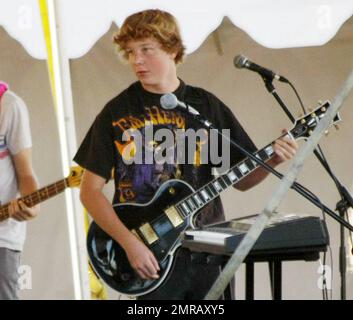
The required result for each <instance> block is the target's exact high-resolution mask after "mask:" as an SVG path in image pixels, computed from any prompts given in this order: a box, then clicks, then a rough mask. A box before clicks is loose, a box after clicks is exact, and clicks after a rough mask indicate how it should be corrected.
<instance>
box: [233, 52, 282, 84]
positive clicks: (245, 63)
mask: <svg viewBox="0 0 353 320" xmlns="http://www.w3.org/2000/svg"><path fill="white" fill-rule="evenodd" d="M234 66H235V67H236V68H238V69H242V68H246V69H249V70H251V71H255V72H257V73H259V74H260V75H261V76H262V77H264V78H266V79H268V80H273V79H276V80H279V81H282V82H287V83H288V80H287V79H286V78H285V77H282V76H281V75H279V74H277V73H275V72H273V71H271V70H269V69H266V68H264V67H261V66H259V65H258V64H256V63H254V62H252V61H250V60H249V59H248V58H247V57H244V56H243V55H241V54H240V55H238V56H236V57H234Z"/></svg>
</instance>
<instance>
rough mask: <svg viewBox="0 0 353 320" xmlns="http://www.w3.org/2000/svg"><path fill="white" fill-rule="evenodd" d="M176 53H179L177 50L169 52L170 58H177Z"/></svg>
mask: <svg viewBox="0 0 353 320" xmlns="http://www.w3.org/2000/svg"><path fill="white" fill-rule="evenodd" d="M176 55H177V53H176V52H170V53H169V56H170V58H171V59H173V60H175V57H176Z"/></svg>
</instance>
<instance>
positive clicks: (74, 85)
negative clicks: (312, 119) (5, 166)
mask: <svg viewBox="0 0 353 320" xmlns="http://www.w3.org/2000/svg"><path fill="white" fill-rule="evenodd" d="M39 3H40V0H0V6H1V7H0V8H1V10H0V26H3V27H4V29H5V30H6V31H7V33H8V34H9V35H10V36H11V37H13V38H14V39H16V40H17V41H18V42H19V43H20V44H21V45H22V46H23V47H24V49H25V50H26V51H27V53H28V54H30V55H31V56H32V57H34V58H36V59H40V60H44V59H46V58H47V49H46V45H45V38H44V33H43V26H42V22H41V15H40V8H39ZM47 3H51V4H52V7H55V8H54V9H55V10H53V11H52V13H53V12H54V14H53V15H52V16H51V18H53V16H54V18H56V21H55V22H53V21H51V22H52V23H53V25H54V26H55V27H56V29H55V28H52V29H51V32H52V39H51V40H52V45H54V46H56V48H55V49H54V50H53V52H54V56H55V57H54V60H55V61H54V65H55V66H54V67H55V76H56V77H57V79H56V81H55V86H56V93H57V99H58V100H57V101H56V103H57V107H58V108H57V110H58V112H57V114H56V116H57V118H60V119H61V120H60V124H59V125H58V127H59V128H60V129H59V130H58V132H59V131H60V135H61V134H62V133H63V132H64V133H65V135H66V136H65V135H64V137H60V138H59V139H57V140H60V142H61V144H62V143H63V142H65V140H67V141H66V146H62V147H61V150H60V152H59V151H58V149H59V148H58V146H57V145H56V144H55V143H54V144H53V149H55V151H57V153H59V154H61V155H63V154H64V153H65V156H62V158H63V159H64V160H63V161H62V163H61V164H62V167H63V168H66V169H67V167H68V164H69V162H70V161H71V159H72V158H73V153H74V152H75V150H76V148H77V147H76V146H77V143H76V139H77V137H82V135H83V132H86V131H87V128H86V127H85V125H84V124H88V123H91V121H92V119H91V118H89V117H88V115H90V114H91V113H92V117H93V114H96V113H97V112H98V111H97V110H96V109H95V108H98V107H101V106H102V105H103V103H105V101H106V99H107V97H111V96H112V94H114V93H115V91H116V90H117V86H118V85H119V86H118V87H119V88H123V86H125V84H126V82H127V81H128V80H130V78H129V73H128V72H126V71H125V70H124V69H123V68H121V70H119V72H116V71H115V70H116V69H115V68H118V67H117V66H116V65H115V58H116V57H115V56H114V57H112V56H110V55H108V54H107V52H109V53H110V52H111V51H113V49H112V48H111V47H109V46H108V45H107V43H108V42H109V39H108V37H111V35H108V34H106V33H107V31H108V30H109V29H116V26H113V27H112V23H113V22H114V23H115V24H116V25H117V26H120V25H121V24H122V22H123V21H124V19H125V18H126V17H127V16H128V15H130V14H131V13H133V12H137V11H140V10H143V9H146V8H160V9H163V10H166V11H169V12H171V13H172V14H173V15H175V16H176V17H177V19H178V21H179V23H180V27H181V32H182V36H183V40H184V42H185V44H186V47H187V52H188V53H191V52H194V51H196V49H198V48H199V47H201V45H207V47H204V48H203V49H204V50H203V52H202V53H201V55H200V56H198V58H197V59H196V58H194V59H193V55H190V57H189V59H188V64H187V67H185V69H183V66H181V67H180V69H181V72H182V75H183V76H184V75H185V77H186V76H187V78H188V79H189V80H194V79H196V78H197V81H196V80H195V82H196V83H200V84H201V85H203V86H205V87H206V85H207V86H208V87H210V88H211V89H212V91H213V90H214V91H215V92H220V93H221V94H222V95H226V94H230V93H233V90H234V89H233V88H232V87H230V84H232V85H233V84H234V83H237V84H239V85H240V88H238V92H243V94H244V95H243V96H242V97H241V98H242V99H240V98H239V99H240V101H242V102H243V101H247V100H246V98H247V99H249V96H250V100H251V99H252V101H249V102H247V103H248V104H249V105H250V104H254V105H256V104H258V103H259V101H265V98H266V97H261V96H258V95H257V94H258V91H256V88H255V89H254V88H253V87H252V89H253V90H254V92H255V91H256V92H257V94H256V95H254V94H253V93H251V94H250V93H249V91H248V89H249V88H250V85H249V82H246V81H245V80H246V77H247V75H244V73H242V74H241V76H243V75H244V78H241V81H240V75H239V77H238V75H233V74H232V73H231V72H230V70H229V68H228V63H229V61H232V59H231V58H232V57H231V56H232V55H233V54H234V52H235V50H238V48H245V49H247V50H248V51H249V52H251V56H252V57H253V58H254V59H255V60H256V61H257V58H259V57H262V58H263V59H264V60H267V61H266V63H268V62H270V61H271V59H274V57H276V64H277V67H281V69H282V70H287V71H286V72H291V74H292V77H293V78H294V79H295V76H296V77H297V80H298V82H299V83H303V88H304V87H305V88H308V89H307V92H310V94H309V93H307V94H308V96H307V99H309V98H310V101H311V102H312V99H313V97H315V96H319V97H321V96H324V97H327V96H329V94H331V96H333V93H334V90H335V89H336V88H335V84H339V83H341V82H342V81H343V77H344V73H345V71H346V70H347V68H348V67H350V66H351V58H350V57H351V55H350V54H349V53H347V51H348V50H347V47H349V46H350V44H351V42H349V41H351V36H350V34H351V33H350V28H351V27H350V26H351V25H352V22H350V25H349V26H348V27H347V25H345V26H344V27H343V28H341V26H342V24H344V22H345V21H346V20H347V19H348V18H349V17H351V16H352V14H353V1H352V0H340V1H337V0H311V1H310V2H309V1H304V0H297V1H294V0H266V1H263V0H233V1H229V0H217V1H214V0H212V1H211V0H203V1H200V0H194V1H188V2H186V0H179V1H178V2H176V1H171V0H170V1H167V0H154V1H150V0H144V1H142V0H134V1H126V0H125V1H122V0H121V1H117V0H103V1H100V2H97V1H92V0H71V1H69V0H47ZM53 4H55V6H54V5H53ZM224 17H228V18H229V20H230V21H231V22H232V23H233V24H234V25H236V26H237V27H238V28H240V29H241V30H243V31H244V32H245V33H246V34H247V35H249V36H250V37H251V38H252V39H253V40H255V41H256V42H257V44H255V43H252V41H248V39H247V35H245V34H244V33H241V32H238V33H236V34H235V33H234V30H233V28H232V25H231V24H230V23H228V20H227V21H226V23H227V27H228V28H226V26H225V25H224V29H223V30H222V32H223V34H222V35H223V36H224V35H225V34H227V35H228V37H225V39H226V40H227V41H228V42H227V41H224V43H223V45H224V46H225V48H226V50H224V52H225V54H224V55H223V56H222V57H221V56H220V55H218V56H217V55H214V54H213V51H211V50H208V49H210V48H211V47H212V46H211V45H210V43H208V44H207V41H205V40H206V38H207V37H208V36H209V35H210V34H211V32H212V31H214V30H215V29H216V28H218V27H219V25H220V24H221V23H222V20H223V18H224ZM350 21H352V20H350ZM348 29H349V30H348ZM53 30H54V31H53ZM55 30H56V31H57V34H55ZM339 30H340V31H344V33H342V34H341V38H340V40H342V39H343V40H344V41H341V42H339V43H340V45H341V46H342V47H340V48H338V47H337V43H338V42H335V43H334V44H331V43H329V44H328V45H327V48H325V49H324V50H322V48H308V47H309V46H318V45H322V44H325V43H327V42H328V41H329V40H331V39H332V38H333V37H334V36H335V35H336V33H337V32H338V31H339ZM347 30H348V31H347ZM227 32H228V33H227ZM229 35H230V36H229ZM347 35H348V36H347ZM54 38H55V39H54ZM239 40H240V41H239ZM97 42H98V44H97V45H95V44H96V43H97ZM208 42H210V41H208ZM258 44H261V45H262V46H263V47H267V48H293V47H296V48H298V49H296V50H297V51H296V52H297V53H295V54H294V52H293V51H290V49H287V50H288V51H287V53H285V52H283V51H282V50H273V51H271V50H269V49H266V48H263V47H261V46H259V45H258ZM109 45H111V41H110V42H109ZM260 47H261V48H260ZM299 47H306V48H299ZM333 47H335V48H333ZM4 48H5V50H6V49H8V48H7V47H6V45H5V46H4ZM106 48H109V49H106ZM342 48H343V49H342ZM201 49H202V48H200V50H201ZM206 49H207V50H206ZM349 50H350V47H349ZM263 51H265V52H266V54H264V55H263V54H262V53H263ZM289 51H290V52H289ZM319 51H320V53H319ZM288 52H289V53H288ZM87 53H88V54H87ZM311 53H314V54H313V55H312V56H311ZM12 54H13V53H12V52H11V58H12ZM195 54H197V53H195ZM9 56H10V55H9ZM13 56H14V57H13V60H12V61H5V62H4V60H3V62H4V64H7V63H8V64H9V67H8V68H3V69H4V70H5V69H6V70H8V73H7V74H10V72H12V73H11V75H13V77H11V80H14V79H15V77H16V75H14V72H13V70H12V71H11V68H10V65H13V64H15V63H16V60H15V59H16V57H15V54H13ZM97 57H99V61H104V65H103V64H97V65H95V64H94V63H92V61H93V62H95V61H96V60H97ZM317 57H319V58H317ZM79 58H80V59H79ZM277 58H278V59H277ZM69 59H74V60H73V61H71V62H70V63H69ZM95 59H96V60H95ZM9 60H10V59H9ZM32 60H33V61H36V62H38V63H43V62H44V61H38V60H35V59H32ZM199 62H202V63H199ZM216 62H218V65H217V63H216ZM333 62H334V63H333ZM261 63H262V62H261ZM264 63H265V62H264ZM294 63H295V64H294ZM206 64H207V66H208V68H204V69H203V70H201V69H202V66H204V65H206ZM266 65H267V64H266ZM88 66H89V67H88ZM190 66H191V67H190ZM269 66H270V64H269ZM17 67H18V65H17ZM189 69H190V70H189ZM0 70H1V69H0ZM6 70H5V71H6ZM19 70H21V69H19ZM23 70H24V71H23V74H26V75H27V77H29V75H28V72H29V71H30V70H31V69H30V68H26V69H25V67H24V66H23ZM113 70H114V72H113ZM195 70H198V71H197V72H195ZM220 70H221V72H220ZM183 72H184V73H183ZM217 72H220V74H222V77H214V75H216V74H217ZM315 72H316V73H317V74H318V79H320V83H311V80H312V79H313V77H314V75H315ZM3 75H4V74H3ZM3 75H2V76H3ZM118 75H119V76H118ZM327 75H330V79H329V80H326V82H325V81H323V79H328V78H326V76H327ZM5 76H6V73H5ZM21 76H22V74H21V72H20V71H18V75H17V77H19V79H20V77H21ZM250 76H251V75H249V77H250ZM194 77H195V78H194ZM33 78H34V79H37V78H36V77H35V76H34V77H33ZM41 79H43V77H42V78H41ZM87 79H91V81H89V83H88V82H87V81H86V80H87ZM2 80H10V79H2ZM299 80H300V81H299ZM202 81H205V82H204V83H203V82H202ZM14 82H15V81H14ZM86 82H87V83H86ZM304 83H305V85H304ZM242 84H244V88H241V85H242ZM10 85H11V82H10ZM86 85H87V86H88V88H86V90H84V89H85V86H86ZM251 85H253V83H252V84H251ZM98 87H99V90H98V92H99V95H97V94H96V92H97V91H94V90H92V88H98ZM309 88H310V90H309ZM47 91H48V92H49V86H48V88H47ZM72 91H73V92H72ZM40 94H43V93H40ZM38 95H39V93H38ZM73 96H74V98H76V100H75V107H74V104H73V98H72V97H73ZM233 98H234V99H235V97H232V99H233ZM38 99H39V98H38ZM48 99H49V100H50V98H48ZM100 99H101V100H100ZM39 100H40V101H41V102H42V103H43V104H44V101H46V100H44V98H42V99H39ZM35 101H36V100H35ZM229 101H230V102H232V104H234V105H237V104H238V101H237V100H231V99H230V97H229ZM250 102H251V103H250ZM271 102H272V101H271ZM271 102H270V101H267V103H264V104H265V105H266V106H267V107H268V108H269V109H268V110H267V112H264V113H265V114H267V115H270V114H271V115H272V113H273V109H271V108H270V107H272V105H271ZM262 108H264V106H263V107H262ZM34 110H37V109H34ZM38 110H40V109H39V107H38ZM264 110H265V109H262V111H261V112H263V111H264ZM236 111H237V112H238V113H241V112H243V111H244V113H243V114H242V115H241V118H242V119H246V116H247V115H251V114H252V113H256V115H254V118H256V117H257V116H258V115H257V111H255V110H246V112H245V109H244V110H242V109H239V110H236ZM49 113H50V112H49ZM37 114H41V116H43V115H42V111H37ZM37 114H36V117H38V115H37ZM74 114H75V116H76V118H77V119H78V121H76V122H75V119H74ZM349 115H350V114H349V113H348V111H347V114H346V115H345V116H346V119H345V124H346V127H345V129H343V130H346V131H343V132H344V133H345V136H349V135H350V134H349V131H348V130H350V129H349V128H350V127H349V126H348V124H349V123H351V122H349V119H351V118H348V117H349ZM38 118H39V117H38ZM272 120H273V119H272V118H271V121H272ZM280 120H281V121H282V120H283V119H280ZM37 121H38V122H39V120H38V119H37ZM40 121H43V120H42V118H40ZM52 122H54V120H53V121H52ZM269 123H270V124H271V122H269ZM265 125H266V122H265ZM52 126H54V125H52ZM271 126H272V124H271ZM348 127H349V128H348ZM37 129H38V133H37V134H38V135H40V132H42V131H43V128H37ZM76 129H77V131H78V132H79V134H78V135H77V134H76V132H75V130H76ZM276 129H277V128H276ZM271 130H272V128H271V127H269V128H266V130H265V129H264V130H263V131H261V132H267V133H268V132H271ZM43 132H44V131H43ZM343 135H344V134H343V133H342V130H341V136H343ZM48 136H50V137H51V135H48ZM55 138H56V136H55ZM266 138H267V136H266ZM337 139H338V138H337ZM37 141H38V140H37ZM337 141H339V140H337ZM260 142H263V141H260ZM265 142H267V141H265ZM349 146H350V145H348V147H349ZM335 147H337V148H338V147H339V146H335ZM348 147H347V148H348ZM336 151H337V150H336V149H335V150H334V151H332V154H337V152H336ZM346 151H347V150H346ZM348 152H351V153H349V154H352V152H353V149H349V150H348ZM57 157H59V156H57ZM342 158H343V160H345V161H347V162H348V161H349V159H348V158H347V159H346V158H345V157H343V156H342ZM343 160H342V161H343ZM57 162H59V161H58V160H57ZM341 167H342V168H347V167H349V165H348V164H346V163H345V162H342V163H341ZM310 168H311V167H310ZM313 168H315V167H314V166H313ZM342 170H343V169H342ZM312 171H313V172H314V170H312ZM342 175H343V174H342ZM345 177H346V178H347V179H348V182H347V183H351V181H352V178H351V175H348V174H347V175H346V176H345ZM45 181H48V180H47V179H46V180H45ZM49 181H50V180H49ZM315 181H316V180H314V182H315ZM319 181H320V183H322V182H321V180H319ZM322 185H325V184H322ZM265 187H266V185H265ZM265 187H263V188H265ZM254 192H257V193H259V194H261V192H259V191H258V189H257V191H254ZM327 194H332V198H335V197H334V196H333V192H327ZM327 194H326V193H325V195H324V196H325V197H326V196H327ZM251 196H253V198H254V197H255V193H253V194H250V196H249V201H248V203H251V202H254V201H251V199H250V198H251ZM232 197H233V196H232ZM242 197H243V198H244V199H247V198H245V197H244V196H242ZM258 197H259V196H258V194H256V198H258ZM75 198H76V202H77V201H78V196H77V192H76V197H75ZM232 200H233V198H232ZM265 200H266V199H265V195H263V199H259V200H258V201H259V202H261V201H265ZM68 202H69V201H67V202H66V204H67V207H69V206H68ZM229 203H233V202H231V201H229ZM292 203H295V204H296V202H295V201H294V200H293V202H292ZM288 207H289V208H291V207H295V206H288ZM232 209H233V208H232ZM305 209H306V208H305ZM58 211H59V209H58ZM62 211H63V210H62ZM66 211H67V212H69V210H66ZM72 211H74V213H73V214H72V217H74V216H75V217H76V219H77V220H80V219H81V218H82V216H81V214H82V210H81V211H80V208H79V209H78V208H77V207H75V208H74V209H73V210H72ZM304 211H305V210H303V212H304ZM68 216H69V214H68ZM60 221H61V220H60ZM72 225H74V224H73V223H72ZM72 228H73V227H72ZM80 228H81V229H80ZM74 231H75V235H72V233H74ZM67 233H68V234H69V238H70V239H74V238H75V237H76V238H77V239H76V240H78V241H77V243H75V242H74V241H70V248H71V250H72V252H73V253H72V257H71V258H72V260H73V261H74V258H75V257H74V256H75V255H77V254H80V258H79V259H77V260H79V261H76V262H75V261H74V262H73V265H74V264H75V263H76V264H77V265H76V266H74V267H72V269H73V270H72V274H73V277H74V278H76V284H75V286H74V291H75V297H76V298H87V297H88V296H89V292H88V291H89V289H88V284H87V280H88V279H87V277H86V278H85V277H82V274H85V272H84V270H85V268H87V266H86V264H87V263H86V255H85V253H86V250H85V243H84V237H83V236H82V235H83V232H82V226H80V227H77V224H76V228H75V230H71V232H67ZM67 233H65V239H66V238H68V236H67ZM63 237H64V236H63ZM82 266H83V267H82ZM65 267H66V268H67V269H68V267H67V266H66V265H65ZM78 273H80V274H81V278H80V277H79V276H78V275H77V274H78ZM75 274H76V277H75ZM68 277H72V275H71V274H70V275H69V276H68ZM78 282H80V283H79V284H78ZM70 290H72V289H71V284H70Z"/></svg>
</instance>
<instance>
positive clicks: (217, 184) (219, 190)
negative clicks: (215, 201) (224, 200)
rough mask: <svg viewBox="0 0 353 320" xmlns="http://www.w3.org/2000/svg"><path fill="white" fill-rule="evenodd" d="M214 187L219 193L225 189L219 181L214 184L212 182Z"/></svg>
mask: <svg viewBox="0 0 353 320" xmlns="http://www.w3.org/2000/svg"><path fill="white" fill-rule="evenodd" d="M212 185H213V186H214V187H215V189H216V190H217V192H218V193H221V192H222V191H223V188H222V186H221V185H220V184H219V182H218V180H215V181H214V182H212Z"/></svg>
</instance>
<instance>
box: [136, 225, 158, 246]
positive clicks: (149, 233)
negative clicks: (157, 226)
mask: <svg viewBox="0 0 353 320" xmlns="http://www.w3.org/2000/svg"><path fill="white" fill-rule="evenodd" d="M139 229H140V231H141V233H142V235H143V237H144V238H145V240H146V241H147V243H148V244H152V243H154V242H156V241H157V240H158V239H159V238H158V236H157V234H156V232H155V231H154V230H153V228H152V226H151V225H150V224H149V223H145V224H144V225H142V226H141V227H140V228H139Z"/></svg>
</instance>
